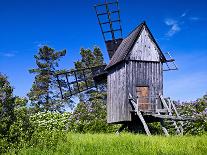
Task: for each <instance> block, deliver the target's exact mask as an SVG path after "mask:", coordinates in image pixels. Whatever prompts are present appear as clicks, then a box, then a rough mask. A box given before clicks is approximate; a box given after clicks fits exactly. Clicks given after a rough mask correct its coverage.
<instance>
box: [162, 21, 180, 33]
mask: <svg viewBox="0 0 207 155" xmlns="http://www.w3.org/2000/svg"><path fill="white" fill-rule="evenodd" d="M165 24H166V25H167V26H169V27H170V29H169V31H168V32H167V33H166V36H168V37H172V36H173V35H174V34H175V33H177V32H179V31H180V30H181V28H180V26H179V23H178V21H177V20H174V19H166V20H165Z"/></svg>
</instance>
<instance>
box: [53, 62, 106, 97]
mask: <svg viewBox="0 0 207 155" xmlns="http://www.w3.org/2000/svg"><path fill="white" fill-rule="evenodd" d="M105 67H106V65H101V66H96V67H91V68H83V69H78V70H70V71H65V72H61V73H57V74H56V78H57V83H58V86H59V89H60V93H61V97H62V99H66V98H69V97H71V96H73V95H76V94H78V93H81V92H84V91H86V90H89V89H92V88H96V87H97V85H99V84H101V83H103V82H105V81H106V76H107V72H106V71H105V70H104V69H105Z"/></svg>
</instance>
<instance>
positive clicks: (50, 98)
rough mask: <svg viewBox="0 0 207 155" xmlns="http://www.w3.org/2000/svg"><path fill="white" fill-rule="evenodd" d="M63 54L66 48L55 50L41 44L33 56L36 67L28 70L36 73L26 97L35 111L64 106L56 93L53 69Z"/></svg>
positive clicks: (53, 109)
mask: <svg viewBox="0 0 207 155" xmlns="http://www.w3.org/2000/svg"><path fill="white" fill-rule="evenodd" d="M65 54H66V50H62V51H55V50H54V49H52V48H50V47H48V46H43V47H42V48H40V49H39V51H38V54H37V55H35V56H34V58H35V59H36V64H37V67H38V68H35V69H30V70H29V72H30V73H32V74H36V75H35V81H34V82H33V85H32V88H31V90H30V92H29V93H28V97H29V99H30V101H31V105H32V106H33V108H34V111H35V112H38V111H61V109H62V107H63V106H64V102H63V101H61V100H60V96H59V93H58V92H59V90H58V87H57V82H56V78H55V71H56V67H58V61H59V60H60V58H61V57H63V56H65Z"/></svg>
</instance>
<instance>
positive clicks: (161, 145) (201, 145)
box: [19, 133, 207, 155]
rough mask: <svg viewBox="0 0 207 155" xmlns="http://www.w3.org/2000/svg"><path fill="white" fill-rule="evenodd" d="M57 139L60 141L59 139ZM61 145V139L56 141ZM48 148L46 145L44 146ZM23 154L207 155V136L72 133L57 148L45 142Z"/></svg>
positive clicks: (23, 151) (22, 151)
mask: <svg viewBox="0 0 207 155" xmlns="http://www.w3.org/2000/svg"><path fill="white" fill-rule="evenodd" d="M55 139H56V138H55ZM56 140H57V141H58V139H56ZM44 144H45V145H44ZM19 153H20V154H25V155H26V154H29V155H33V154H34V155H36V154H41V155H44V154H45V155H46V154H47V155H48V154H71V155H79V154H82V155H93V154H103V155H104V154H106V155H115V154H118V155H120V154H124V155H130V154H142V155H145V154H146V155H149V154H167V155H169V154H186V155H190V154H192V155H195V154H196V155H200V154H203V155H204V154H205V155H206V154H207V136H183V137H180V136H173V137H162V136H151V137H147V136H145V135H133V134H125V133H124V134H121V135H114V134H73V133H68V134H67V136H66V137H64V140H63V139H62V140H59V141H58V143H56V145H55V146H54V147H51V146H49V145H48V141H47V140H46V141H45V142H44V140H43V141H41V144H40V145H39V146H38V145H37V146H35V147H32V146H31V147H29V148H24V149H22V150H21V151H20V152H19Z"/></svg>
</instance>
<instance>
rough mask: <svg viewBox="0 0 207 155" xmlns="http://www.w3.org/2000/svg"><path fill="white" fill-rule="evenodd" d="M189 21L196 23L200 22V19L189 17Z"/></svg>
mask: <svg viewBox="0 0 207 155" xmlns="http://www.w3.org/2000/svg"><path fill="white" fill-rule="evenodd" d="M189 20H191V21H198V20H200V18H199V17H189Z"/></svg>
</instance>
